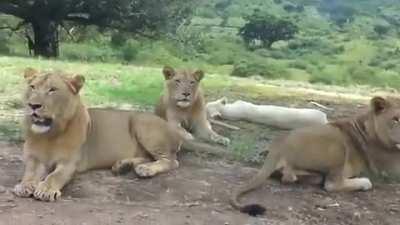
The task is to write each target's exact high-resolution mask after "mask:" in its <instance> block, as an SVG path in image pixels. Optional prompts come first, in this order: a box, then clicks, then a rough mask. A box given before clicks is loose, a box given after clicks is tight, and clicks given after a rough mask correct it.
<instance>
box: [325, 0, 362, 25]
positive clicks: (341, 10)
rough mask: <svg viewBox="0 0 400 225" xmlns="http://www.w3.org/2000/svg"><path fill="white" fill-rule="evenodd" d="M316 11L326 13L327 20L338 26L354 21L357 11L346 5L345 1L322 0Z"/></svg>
mask: <svg viewBox="0 0 400 225" xmlns="http://www.w3.org/2000/svg"><path fill="white" fill-rule="evenodd" d="M318 10H319V11H320V12H322V13H327V14H328V15H329V18H330V19H331V20H332V21H333V22H334V23H336V24H337V25H338V26H343V25H344V24H345V23H348V22H352V21H353V20H354V17H355V14H356V13H357V10H356V9H355V8H353V7H352V6H351V5H349V4H348V1H346V0H323V1H321V3H320V5H319V7H318Z"/></svg>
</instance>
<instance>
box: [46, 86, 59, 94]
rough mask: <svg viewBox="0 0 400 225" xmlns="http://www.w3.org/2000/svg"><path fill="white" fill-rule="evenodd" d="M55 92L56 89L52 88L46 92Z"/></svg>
mask: <svg viewBox="0 0 400 225" xmlns="http://www.w3.org/2000/svg"><path fill="white" fill-rule="evenodd" d="M56 91H57V88H54V87H52V88H50V89H49V91H48V92H49V93H54V92H56Z"/></svg>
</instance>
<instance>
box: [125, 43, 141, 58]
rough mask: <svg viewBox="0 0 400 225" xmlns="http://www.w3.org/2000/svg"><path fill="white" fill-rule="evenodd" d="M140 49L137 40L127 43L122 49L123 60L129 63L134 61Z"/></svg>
mask: <svg viewBox="0 0 400 225" xmlns="http://www.w3.org/2000/svg"><path fill="white" fill-rule="evenodd" d="M139 47H140V44H139V42H137V41H135V40H129V41H127V42H126V43H125V45H124V47H123V48H122V49H121V52H122V58H123V59H124V60H125V61H128V62H129V61H132V60H134V59H135V58H136V55H137V54H138V52H139Z"/></svg>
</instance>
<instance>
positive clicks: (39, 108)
mask: <svg viewBox="0 0 400 225" xmlns="http://www.w3.org/2000/svg"><path fill="white" fill-rule="evenodd" d="M24 77H25V80H26V81H27V84H28V85H27V88H26V91H25V96H24V105H25V110H26V113H25V122H26V125H27V129H30V131H31V132H33V133H36V134H48V133H55V132H58V131H62V130H64V129H65V127H66V126H67V124H68V121H69V120H70V119H71V118H72V117H73V116H75V114H76V112H77V109H78V107H79V106H80V97H79V94H78V93H79V90H80V89H81V88H82V86H83V84H84V81H85V79H84V77H83V76H81V75H75V76H73V77H69V76H66V75H63V74H61V73H60V72H43V73H40V72H38V71H36V70H34V69H32V68H28V69H26V70H25V74H24Z"/></svg>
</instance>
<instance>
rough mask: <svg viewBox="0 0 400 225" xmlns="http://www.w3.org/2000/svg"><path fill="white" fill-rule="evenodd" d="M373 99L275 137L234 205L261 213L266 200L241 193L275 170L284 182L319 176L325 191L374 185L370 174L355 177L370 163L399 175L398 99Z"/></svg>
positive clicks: (234, 197)
mask: <svg viewBox="0 0 400 225" xmlns="http://www.w3.org/2000/svg"><path fill="white" fill-rule="evenodd" d="M370 104H371V106H370V110H369V111H368V112H367V113H365V114H363V115H360V116H357V117H356V118H355V119H353V120H350V119H349V120H343V121H337V122H332V123H328V124H325V125H316V126H311V127H306V128H301V129H297V130H294V131H292V132H291V133H289V135H287V136H285V137H282V138H278V139H277V140H275V141H274V142H273V143H272V144H271V147H270V152H269V154H268V156H267V159H266V160H265V163H264V166H263V167H262V168H261V169H260V171H259V172H258V174H257V175H256V176H255V177H253V178H252V179H251V181H250V182H249V183H248V184H247V185H244V186H243V187H241V188H239V190H237V191H236V192H234V194H233V195H232V198H231V204H232V206H234V207H235V208H237V209H239V210H241V211H242V212H246V213H249V214H250V215H257V214H260V213H263V212H264V210H265V209H264V208H263V207H262V206H259V205H256V204H254V205H241V204H240V203H239V202H238V198H239V197H240V195H242V194H244V193H246V192H248V191H250V190H253V189H255V188H257V187H259V186H260V185H261V184H263V182H264V181H265V180H266V179H267V178H268V177H269V176H270V175H271V174H272V173H273V172H275V171H279V172H280V173H281V174H282V177H281V180H282V181H284V182H295V181H297V180H303V179H301V178H306V177H307V176H308V179H309V178H310V177H309V176H316V177H314V178H318V179H316V180H319V181H320V182H321V183H322V180H324V183H323V185H324V188H325V189H326V190H327V191H356V190H364V191H365V190H369V189H371V188H372V184H371V181H370V180H369V179H368V178H366V177H356V176H359V175H360V173H361V172H362V171H364V170H366V169H370V170H372V171H373V172H384V173H392V174H395V175H400V121H399V118H400V107H399V105H398V102H397V101H395V100H386V99H384V98H381V97H374V98H373V99H372V100H371V103H370ZM322 175H323V176H325V179H322V178H323V177H322ZM309 180H312V179H309ZM314 181H315V179H314Z"/></svg>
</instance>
